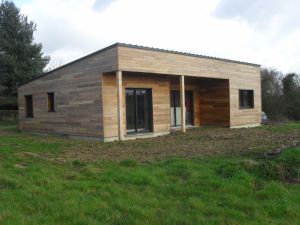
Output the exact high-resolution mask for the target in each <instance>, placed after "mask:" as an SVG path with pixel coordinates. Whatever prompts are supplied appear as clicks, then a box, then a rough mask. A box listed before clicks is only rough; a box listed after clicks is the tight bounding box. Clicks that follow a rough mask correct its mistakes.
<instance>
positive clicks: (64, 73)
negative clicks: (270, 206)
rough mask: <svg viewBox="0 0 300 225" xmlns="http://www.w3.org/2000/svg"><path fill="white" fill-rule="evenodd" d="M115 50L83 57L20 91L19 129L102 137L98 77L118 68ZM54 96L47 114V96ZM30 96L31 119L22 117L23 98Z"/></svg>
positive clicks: (30, 83)
mask: <svg viewBox="0 0 300 225" xmlns="http://www.w3.org/2000/svg"><path fill="white" fill-rule="evenodd" d="M116 59H117V52H116V49H110V50H107V51H105V52H102V53H101V54H99V55H94V56H92V57H89V58H86V59H84V60H81V61H78V62H77V63H74V64H71V65H69V66H66V67H64V68H61V69H59V70H56V71H54V72H53V73H49V74H47V75H46V76H43V77H40V78H39V79H36V80H33V81H32V82H29V83H27V84H24V85H23V86H21V87H20V88H19V90H18V91H19V93H18V95H19V96H18V99H19V127H20V130H22V131H44V132H53V133H62V134H70V135H81V136H95V137H102V136H103V124H102V100H101V86H102V85H101V81H102V79H101V74H102V71H112V70H116V68H117V60H116ZM48 92H53V93H54V96H55V100H54V102H55V112H48V97H47V93H48ZM25 95H32V96H33V111H34V118H26V117H25V108H24V96H25Z"/></svg>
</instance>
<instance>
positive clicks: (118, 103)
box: [102, 71, 230, 141]
mask: <svg viewBox="0 0 300 225" xmlns="http://www.w3.org/2000/svg"><path fill="white" fill-rule="evenodd" d="M113 96H115V97H113ZM102 103H103V109H102V110H103V125H104V126H103V128H104V139H106V140H107V141H111V140H128V139H135V138H147V137H155V136H159V135H163V134H168V133H170V131H171V130H181V131H182V132H186V129H187V128H189V127H198V126H202V125H214V126H230V107H229V80H228V79H216V78H203V77H193V76H186V75H165V74H155V73H140V72H129V71H116V72H112V73H105V74H103V76H102Z"/></svg>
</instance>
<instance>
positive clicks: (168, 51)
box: [18, 42, 261, 87]
mask: <svg viewBox="0 0 300 225" xmlns="http://www.w3.org/2000/svg"><path fill="white" fill-rule="evenodd" d="M118 46H120V47H127V48H135V49H141V50H148V51H156V52H163V53H171V54H177V55H185V56H191V57H198V58H205V59H213V60H219V61H224V62H231V63H238V64H244V65H250V66H257V67H260V66H261V65H259V64H255V63H249V62H242V61H237V60H231V59H224V58H218V57H212V56H207V55H200V54H193V53H188V52H180V51H174V50H167V49H161V48H153V47H146V46H141V45H133V44H126V43H119V42H117V43H115V44H112V45H110V46H108V47H105V48H102V49H100V50H98V51H95V52H93V53H90V54H88V55H85V56H83V57H81V58H79V59H76V60H74V61H72V62H69V63H66V64H64V65H62V66H60V67H57V68H55V69H53V70H50V71H48V72H45V73H42V74H40V75H38V76H36V77H34V78H32V79H30V80H28V81H25V82H23V83H22V84H20V85H18V87H21V86H23V85H24V84H27V83H29V82H31V81H33V80H36V79H39V78H41V77H43V76H46V75H47V74H50V73H52V72H55V71H57V70H60V69H62V68H64V67H67V66H69V65H72V64H74V63H77V62H79V61H81V60H84V59H87V58H89V57H91V56H94V55H97V54H99V53H101V52H104V51H107V50H109V49H111V48H115V47H118Z"/></svg>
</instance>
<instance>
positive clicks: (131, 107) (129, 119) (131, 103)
mask: <svg viewBox="0 0 300 225" xmlns="http://www.w3.org/2000/svg"><path fill="white" fill-rule="evenodd" d="M126 123H127V131H128V132H135V95H134V90H132V89H127V90H126Z"/></svg>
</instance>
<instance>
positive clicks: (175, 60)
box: [118, 46, 261, 126]
mask: <svg viewBox="0 0 300 225" xmlns="http://www.w3.org/2000/svg"><path fill="white" fill-rule="evenodd" d="M118 65H119V69H120V70H123V71H134V72H144V73H153V74H164V75H185V76H187V77H202V78H219V79H226V80H229V99H230V104H229V106H230V115H229V118H230V126H240V125H248V124H258V123H260V112H261V87H260V82H261V77H260V68H259V67H258V66H255V65H247V64H241V63H235V62H229V61H221V60H216V59H209V58H201V57H193V56H188V55H179V54H174V53H170V52H158V51H154V50H146V49H138V48H130V47H125V46H118ZM162 76H163V75H162ZM239 89H251V90H253V91H254V109H249V110H247V109H243V110H241V109H240V108H239V93H238V92H239Z"/></svg>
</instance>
